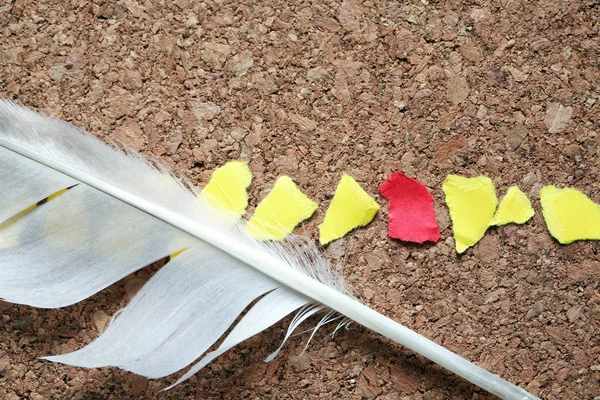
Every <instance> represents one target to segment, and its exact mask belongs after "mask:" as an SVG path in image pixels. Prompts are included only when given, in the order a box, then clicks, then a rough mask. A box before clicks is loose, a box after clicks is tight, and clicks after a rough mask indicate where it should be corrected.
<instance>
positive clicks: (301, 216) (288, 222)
mask: <svg viewBox="0 0 600 400" xmlns="http://www.w3.org/2000/svg"><path fill="white" fill-rule="evenodd" d="M317 207H318V205H317V203H315V202H314V201H312V200H310V199H309V198H308V197H306V195H304V193H302V192H301V191H300V190H299V189H298V188H297V187H296V184H294V182H293V181H292V179H291V178H290V177H288V176H282V177H280V178H279V179H277V181H276V182H275V186H274V187H273V189H272V190H271V192H270V193H269V194H268V195H267V197H265V198H264V199H263V200H262V201H261V202H260V204H259V205H258V207H256V211H255V212H254V215H253V216H252V218H250V221H248V223H247V224H246V230H247V231H248V233H249V234H250V235H251V236H252V237H254V238H255V239H258V240H282V239H284V238H285V237H286V236H287V235H289V234H290V233H292V231H293V230H294V228H295V227H296V225H298V224H299V223H300V222H302V221H304V220H305V219H307V218H309V217H310V216H311V215H313V213H314V212H315V211H316V209H317Z"/></svg>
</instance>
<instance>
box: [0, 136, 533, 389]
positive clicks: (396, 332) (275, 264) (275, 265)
mask: <svg viewBox="0 0 600 400" xmlns="http://www.w3.org/2000/svg"><path fill="white" fill-rule="evenodd" d="M0 146H2V147H5V148H7V149H9V150H11V151H14V152H15V153H18V154H21V155H22V156H24V157H27V158H29V159H31V160H34V161H36V162H38V163H40V164H43V165H45V166H48V167H50V168H52V169H55V170H57V171H59V172H61V173H63V174H65V175H68V176H70V177H71V178H74V179H76V180H77V181H80V182H82V183H85V184H87V185H89V186H92V187H94V188H95V189H98V190H100V191H102V192H104V193H106V194H108V195H110V196H112V197H115V198H117V199H119V200H121V201H123V202H125V203H127V204H130V205H131V206H133V207H136V208H138V209H140V210H142V211H144V212H146V213H148V214H150V215H152V216H154V217H156V218H158V219H160V220H162V221H164V222H166V223H168V224H170V225H172V226H174V227H176V228H178V229H180V230H182V231H184V232H186V233H188V234H190V235H192V236H194V237H196V238H198V239H200V240H203V241H205V242H207V243H209V244H211V245H213V246H215V247H217V248H219V249H220V250H222V251H224V252H226V253H227V254H229V255H231V256H232V257H235V258H237V259H238V260H240V261H242V262H244V263H245V264H247V265H249V266H251V267H253V268H255V269H256V270H258V271H260V272H262V273H264V274H265V275H267V276H269V277H271V278H273V279H275V280H277V281H279V282H281V283H282V284H284V285H285V286H287V287H289V288H291V289H293V290H295V291H297V292H299V293H301V294H303V295H305V296H307V297H309V298H311V299H314V300H315V301H318V302H320V303H322V304H324V305H326V306H328V307H330V308H331V309H333V310H335V311H337V312H339V313H340V314H342V315H345V316H346V317H348V318H350V319H352V320H354V321H356V322H357V323H359V324H361V325H363V326H365V327H367V328H369V329H372V330H374V331H375V332H378V333H379V334H381V335H383V336H386V337H388V338H390V339H392V340H394V341H396V342H397V343H399V344H402V345H404V346H406V347H408V348H410V349H411V350H413V351H415V352H417V353H419V354H421V355H423V356H424V357H426V358H428V359H430V360H432V361H433V362H435V363H437V364H439V365H441V366H443V367H444V368H446V369H448V370H450V371H452V372H454V373H455V374H457V375H459V376H461V377H463V378H465V379H467V380H468V381H470V382H472V383H474V384H475V385H477V386H479V387H481V388H483V389H485V390H487V391H488V392H490V393H493V394H495V395H497V396H499V397H501V398H504V399H511V400H512V399H514V400H517V399H518V400H528V399H537V397H535V396H533V395H531V394H530V393H528V392H526V391H525V390H523V389H522V388H520V387H518V386H516V385H513V384H511V383H509V382H507V381H505V380H503V379H502V378H500V377H499V376H497V375H494V374H492V373H490V372H488V371H486V370H485V369H483V368H480V367H478V366H476V365H475V364H473V363H471V362H469V361H467V360H466V359H464V358H462V357H460V356H459V355H457V354H455V353H453V352H451V351H449V350H447V349H446V348H444V347H442V346H440V345H438V344H436V343H435V342H433V341H431V340H429V339H427V338H425V337H424V336H421V335H419V334H418V333H416V332H414V331H412V330H410V329H408V328H406V327H405V326H403V325H401V324H399V323H397V322H395V321H393V320H391V319H390V318H387V317H385V316H384V315H382V314H380V313H378V312H376V311H375V310H373V309H371V308H369V307H367V306H365V305H363V304H362V303H360V302H358V301H357V300H354V299H353V298H351V297H349V296H347V295H345V294H342V293H340V292H338V291H336V290H334V289H333V288H330V287H328V286H326V285H324V284H322V283H320V282H318V281H316V280H315V279H312V278H310V277H308V276H306V275H304V274H302V273H301V272H299V271H297V270H295V269H293V268H288V267H287V266H286V265H282V261H281V260H278V259H277V258H275V257H273V256H271V255H269V254H267V253H262V252H257V251H256V249H255V248H253V247H252V246H250V245H248V244H245V243H241V242H238V241H232V240H231V237H229V236H228V235H226V234H224V233H222V232H219V231H217V230H215V229H213V228H211V227H210V226H207V225H203V224H199V223H197V222H195V221H193V220H191V219H189V218H186V217H185V216H182V215H179V214H178V213H177V212H174V211H172V210H169V209H166V208H164V207H161V206H159V205H157V204H154V203H153V202H152V201H148V200H146V199H143V198H140V197H138V196H136V195H134V194H132V193H129V192H127V191H124V190H122V189H120V188H118V187H115V186H113V185H110V184H108V183H106V182H104V181H102V180H99V179H97V178H95V177H93V176H90V175H88V174H86V173H84V172H81V171H78V170H76V169H73V168H71V167H69V166H67V165H63V164H61V163H60V162H58V161H56V160H53V159H50V158H47V157H45V156H43V155H41V154H38V153H36V152H34V151H31V150H29V149H27V148H24V147H21V146H19V145H17V144H14V143H12V142H10V141H9V140H6V139H4V138H0Z"/></svg>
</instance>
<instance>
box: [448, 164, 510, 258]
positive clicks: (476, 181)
mask: <svg viewBox="0 0 600 400" xmlns="http://www.w3.org/2000/svg"><path fill="white" fill-rule="evenodd" d="M442 189H443V190H444V195H445V196H446V204H447V205H448V209H449V210H450V219H451V220H452V229H453V231H454V241H455V242H456V251H457V252H458V253H459V254H461V253H463V252H464V251H465V250H466V249H468V248H469V247H471V246H473V245H474V244H475V243H477V242H478V241H479V240H480V239H481V238H482V237H483V235H484V234H485V231H486V230H487V228H488V226H489V224H490V221H491V220H492V217H493V216H494V211H496V206H497V205H498V198H497V197H496V189H495V188H494V183H493V182H492V180H491V179H490V178H488V177H485V176H478V177H476V178H463V177H461V176H456V175H448V177H447V178H446V180H445V181H444V184H443V185H442Z"/></svg>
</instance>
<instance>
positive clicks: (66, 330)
mask: <svg viewBox="0 0 600 400" xmlns="http://www.w3.org/2000/svg"><path fill="white" fill-rule="evenodd" d="M599 29H600V14H599V13H598V2H597V1H593V0H580V1H548V0H539V1H530V2H526V1H520V0H503V1H496V2H494V1H489V0H481V1H478V2H462V1H458V0H441V1H432V0H420V1H417V0H407V1H404V2H400V1H367V0H365V1H358V0H343V1H327V0H326V1H299V2H289V1H280V0H274V1H269V2H266V1H265V2H260V1H255V0H246V1H241V2H240V1H229V0H224V1H216V2H206V1H191V0H175V1H157V0H121V1H102V0H95V1H93V2H88V1H83V0H72V1H58V0H54V1H48V0H40V1H31V0H4V1H2V2H0V39H1V40H0V96H2V97H4V98H9V99H14V101H16V102H18V103H19V104H22V105H25V106H29V107H33V108H36V109H39V110H42V111H44V112H46V113H49V114H52V115H56V116H58V117H60V118H62V119H64V120H66V121H69V122H71V123H73V124H74V125H76V126H78V127H80V128H82V129H85V130H87V131H89V132H91V133H92V134H94V135H96V136H98V137H100V138H102V139H104V140H107V141H109V140H113V141H114V140H120V141H122V142H124V143H125V144H127V145H128V146H130V147H132V148H133V149H135V150H137V151H140V152H142V153H143V154H146V155H148V156H151V157H154V158H156V159H158V160H160V161H161V162H162V163H164V164H165V165H167V166H169V167H170V168H172V169H174V170H176V171H179V172H180V173H182V174H183V175H185V176H187V177H188V178H190V179H191V180H192V181H193V182H194V183H195V184H197V185H199V186H203V185H205V184H206V183H207V182H208V180H209V179H210V175H211V173H212V171H213V170H214V169H215V168H217V167H219V166H221V165H223V164H225V163H226V162H227V161H229V160H232V159H241V160H244V161H246V162H248V163H249V166H250V168H251V170H252V172H253V174H254V180H253V183H252V186H251V187H250V211H251V210H252V209H253V208H254V207H256V205H257V204H258V203H259V201H260V199H262V198H263V197H264V196H265V195H266V194H267V193H268V191H269V190H270V188H271V187H272V185H273V184H274V182H275V180H276V179H277V177H278V176H280V175H284V174H286V175H289V176H290V177H291V178H292V179H293V180H294V182H295V183H296V184H297V185H298V188H299V189H300V190H302V192H304V193H305V194H306V195H307V196H308V197H309V198H310V199H312V200H314V201H317V202H318V203H319V205H320V207H319V209H318V210H317V212H316V213H315V215H314V216H313V217H312V218H311V219H310V220H309V221H308V222H306V223H304V224H302V225H301V226H300V227H299V228H298V229H297V230H296V232H298V233H300V234H304V235H309V236H311V237H312V238H314V239H315V240H317V239H318V225H319V223H321V222H322V220H323V217H324V213H325V211H326V209H327V206H328V204H329V202H330V201H331V198H332V196H333V193H334V191H335V187H336V185H337V183H338V182H339V180H340V178H341V176H342V174H343V173H344V172H345V173H348V174H350V175H351V176H353V177H354V178H355V179H356V181H357V182H358V183H359V184H360V186H361V187H362V188H364V189H365V191H366V192H367V193H369V194H370V195H372V196H373V197H374V198H375V199H376V201H377V202H378V203H379V204H380V205H381V206H382V208H381V210H380V211H379V214H378V216H377V217H376V219H375V220H374V221H373V222H372V223H371V224H369V225H368V226H367V227H366V228H362V229H359V230H357V231H356V232H355V233H354V234H353V235H352V238H351V239H346V240H344V241H343V242H341V243H340V242H334V243H332V244H331V245H330V246H329V247H328V248H327V249H326V252H327V254H328V255H329V256H330V257H331V258H332V259H335V258H336V257H340V256H341V257H343V255H344V252H345V251H346V250H348V262H347V264H346V265H345V267H344V268H345V269H344V272H345V275H346V277H347V280H348V281H349V282H350V283H351V284H352V285H353V286H354V287H355V288H356V289H357V291H358V292H359V293H361V294H362V296H363V297H364V298H365V300H366V301H367V302H368V303H369V304H370V305H371V306H372V307H373V308H374V309H376V310H377V311H379V312H382V313H384V314H385V315H387V316H389V317H391V318H394V319H395V320H397V321H399V322H401V323H403V324H405V325H407V326H408V327H410V328H411V329H414V330H416V331H417V332H419V333H421V334H423V335H425V336H427V337H429V338H431V339H433V340H435V341H436V342H438V343H440V344H443V345H444V346H446V347H448V348H449V349H450V350H452V351H454V352H457V353H459V354H461V355H462V356H464V357H466V358H468V359H469V360H471V361H473V362H475V363H476V364H478V365H480V366H482V367H484V368H487V369H489V370H490V371H492V372H493V373H496V374H499V375H501V376H502V377H503V378H505V379H507V380H509V381H510V382H512V383H514V384H517V385H520V386H522V387H524V388H526V389H527V390H528V391H530V392H532V393H533V394H536V395H538V396H539V397H541V398H544V399H565V398H574V399H575V398H577V399H594V398H596V399H598V398H599V397H598V396H600V336H599V334H598V332H600V327H599V326H598V324H599V321H600V286H599V285H600V244H599V243H597V242H591V241H585V242H576V243H574V244H571V245H568V246H564V245H560V244H559V243H558V242H557V241H556V240H554V239H552V237H551V236H550V235H549V233H548V230H547V228H546V226H545V224H544V220H543V216H542V213H541V210H540V203H539V197H538V192H539V190H540V188H542V187H543V186H546V185H556V186H557V187H566V186H571V187H575V188H577V189H578V190H580V191H582V192H584V193H586V194H587V195H588V196H589V197H590V199H591V200H592V201H594V202H596V203H598V202H600V194H599V193H600V158H599V157H600V154H599V147H598V137H597V136H598V133H599V132H598V130H599V126H600V98H599V97H600V89H599V87H600V86H599V85H600V70H599V68H600V67H599V66H600V59H599V57H600V52H599V51H598V49H600V39H599V36H598V30H599ZM396 171H402V172H403V173H405V174H407V175H408V176H410V177H412V178H415V179H417V180H419V181H420V182H422V183H423V184H424V185H425V186H427V187H428V188H429V189H430V191H431V193H432V195H433V196H434V199H435V207H436V215H437V219H438V222H439V226H440V232H441V234H442V239H441V240H440V241H439V242H438V243H437V244H435V245H429V244H427V245H410V244H406V243H402V242H399V241H395V240H392V239H389V238H388V236H387V205H386V203H385V199H383V198H382V197H381V196H380V195H379V191H378V189H377V188H378V186H379V184H381V183H382V182H384V181H385V180H386V179H387V178H388V177H389V176H390V175H391V174H392V173H393V172H396ZM449 174H455V175H461V176H465V177H474V176H479V175H485V176H488V177H490V178H491V179H492V180H493V182H494V185H495V187H496V189H497V191H498V193H505V192H506V190H507V189H508V188H509V187H510V186H513V185H518V186H519V187H520V188H521V189H522V190H523V191H524V193H525V194H526V195H527V196H528V197H529V198H530V199H531V200H532V204H533V207H534V208H535V211H536V214H535V216H534V217H533V219H532V220H530V221H528V222H527V223H526V224H524V225H514V224H513V225H507V226H503V227H493V228H490V229H489V230H488V231H487V233H486V234H485V236H484V237H483V239H482V240H481V241H480V242H479V243H477V244H476V245H475V246H474V247H473V248H470V249H468V250H467V251H466V252H465V253H464V255H462V256H458V255H457V254H456V252H455V250H454V241H453V239H452V229H451V224H450V218H449V214H448V209H447V208H446V206H445V203H444V201H443V199H444V196H443V192H442V182H443V181H444V179H445V178H446V177H447V176H448V175H449ZM156 269H157V267H156V266H155V267H151V268H149V269H144V270H142V271H140V272H138V273H137V274H135V275H134V276H130V277H128V278H126V279H124V280H123V281H122V282H119V283H118V284H116V285H114V286H112V287H110V288H108V289H106V290H104V291H102V292H101V293H99V294H98V295H95V296H93V297H91V298H90V299H88V300H86V301H84V302H82V303H80V304H77V305H74V306H71V307H67V308H64V309H58V310H43V309H35V308H31V307H26V306H14V305H11V304H6V303H0V398H2V399H7V400H17V399H31V400H41V399H86V400H100V399H196V398H201V399H357V400H358V399H378V400H400V399H402V400H408V399H411V400H413V399H416V400H418V399H448V398H452V399H490V398H492V396H491V395H489V394H487V393H485V392H483V391H482V390H480V389H478V388H476V387H474V386H472V385H471V384H469V383H467V382H465V381H464V380H462V379H460V378H458V377H456V376H454V375H452V374H450V373H448V372H446V371H445V370H443V369H441V368H439V367H437V366H435V365H434V364H432V363H431V362H429V361H427V360H425V359H424V358H422V357H420V356H416V355H415V354H414V353H412V352H411V351H409V350H407V349H405V348H403V347H401V346H399V345H396V344H394V343H391V342H389V341H387V340H385V339H382V338H381V337H379V336H378V335H376V334H374V333H372V332H370V331H368V330H366V329H363V328H361V327H357V326H356V325H352V326H351V329H350V330H348V331H346V330H343V331H339V332H338V333H337V334H336V335H335V337H334V338H333V339H331V338H330V337H329V333H331V331H332V328H326V329H323V330H322V331H320V332H319V333H317V335H316V336H315V338H314V340H313V342H312V343H311V345H310V346H309V348H308V350H307V352H306V353H305V354H304V356H303V357H301V358H300V359H299V360H298V361H295V359H296V357H297V356H298V355H299V354H300V352H301V351H302V349H303V348H304V346H305V344H306V340H307V339H308V335H303V336H299V337H294V338H293V339H292V340H290V342H289V343H288V344H287V345H286V347H285V349H284V351H283V352H282V353H281V354H280V355H279V357H277V358H276V359H275V361H273V362H272V363H270V364H265V363H263V359H264V358H266V357H267V355H268V354H270V352H271V351H273V350H274V349H276V348H277V346H278V345H279V343H280V340H281V338H282V337H283V335H284V332H285V328H286V327H287V324H286V323H283V324H278V325H276V326H274V327H273V328H271V329H269V330H267V331H266V332H265V333H264V334H261V335H259V336H256V337H254V338H252V339H251V340H249V341H247V342H246V343H244V344H242V345H241V346H239V347H237V348H235V349H233V350H231V351H229V352H228V353H226V354H225V355H223V356H221V357H220V358H219V359H218V360H217V361H216V362H215V363H213V364H211V365H210V366H209V367H208V368H206V369H204V370H203V371H201V372H200V373H199V374H197V375H196V376H195V377H193V378H192V379H190V380H189V381H188V382H186V383H185V384H183V385H181V386H178V387H177V388H175V389H174V390H172V391H170V392H167V393H159V391H160V389H162V388H164V387H166V386H168V385H169V384H170V383H173V382H174V381H175V380H176V378H177V376H172V377H168V378H165V379H160V380H155V381H153V380H148V379H145V378H142V377H139V376H134V375H133V374H130V373H127V372H123V371H121V370H117V369H110V368H105V369H95V370H85V369H79V368H72V367H67V366H63V365H58V364H52V363H49V362H45V361H41V360H39V359H38V357H40V356H43V355H48V354H57V353H64V352H68V351H72V350H75V349H77V348H80V347H82V346H84V345H85V344H86V343H89V342H90V341H91V340H93V339H94V338H96V337H97V336H98V334H99V332H100V331H102V330H103V329H104V328H105V327H106V325H107V323H108V322H109V319H110V316H111V315H112V314H113V313H114V312H115V311H116V310H117V309H119V308H120V307H122V306H124V305H125V304H126V303H127V302H128V300H129V299H130V298H131V297H132V296H133V294H134V293H135V292H136V291H137V290H138V289H139V287H140V286H141V285H142V284H143V283H144V282H145V281H146V280H147V279H148V277H149V276H150V275H151V274H152V273H153V272H154V271H156ZM287 322H289V319H288V320H287Z"/></svg>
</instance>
